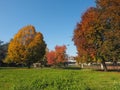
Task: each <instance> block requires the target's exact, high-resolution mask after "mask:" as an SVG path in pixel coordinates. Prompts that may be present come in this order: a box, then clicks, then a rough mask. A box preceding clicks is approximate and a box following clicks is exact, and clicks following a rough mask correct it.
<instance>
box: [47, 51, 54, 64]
mask: <svg viewBox="0 0 120 90" xmlns="http://www.w3.org/2000/svg"><path fill="white" fill-rule="evenodd" d="M46 56H47V63H48V65H56V53H55V51H50V52H47V55H46Z"/></svg>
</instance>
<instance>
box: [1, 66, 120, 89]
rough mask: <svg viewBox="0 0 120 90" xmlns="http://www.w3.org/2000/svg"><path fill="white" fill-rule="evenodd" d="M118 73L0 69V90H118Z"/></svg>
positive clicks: (119, 81)
mask: <svg viewBox="0 0 120 90" xmlns="http://www.w3.org/2000/svg"><path fill="white" fill-rule="evenodd" d="M119 89H120V73H119V72H101V71H93V70H90V69H81V70H71V69H49V68H43V69H27V68H11V69H10V68H0V90H119Z"/></svg>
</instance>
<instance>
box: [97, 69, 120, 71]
mask: <svg viewBox="0 0 120 90" xmlns="http://www.w3.org/2000/svg"><path fill="white" fill-rule="evenodd" d="M95 71H99V72H120V70H118V69H112V70H109V69H108V70H107V71H104V70H101V69H96V70H95Z"/></svg>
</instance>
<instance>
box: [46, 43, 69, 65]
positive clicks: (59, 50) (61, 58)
mask: <svg viewBox="0 0 120 90" xmlns="http://www.w3.org/2000/svg"><path fill="white" fill-rule="evenodd" d="M46 56H47V62H48V64H49V65H60V64H64V63H65V62H67V54H66V46H65V45H63V46H56V47H55V51H50V52H48V53H47V55H46Z"/></svg>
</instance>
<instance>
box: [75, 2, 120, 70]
mask: <svg viewBox="0 0 120 90" xmlns="http://www.w3.org/2000/svg"><path fill="white" fill-rule="evenodd" d="M119 3H120V0H96V7H92V8H89V9H88V10H87V11H86V12H85V13H84V14H83V16H82V20H81V22H80V23H78V24H77V26H76V29H75V30H74V36H73V41H74V44H75V45H76V47H77V50H78V56H79V57H81V58H82V57H85V56H86V57H89V58H92V59H93V58H94V59H96V60H98V59H100V60H101V63H102V65H103V67H104V70H105V71H107V67H106V64H105V61H108V60H112V61H118V60H119V59H120V42H119V40H120V38H119V36H120V11H119V9H120V4H119ZM88 60H89V59H88V58H86V59H85V61H88Z"/></svg>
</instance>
